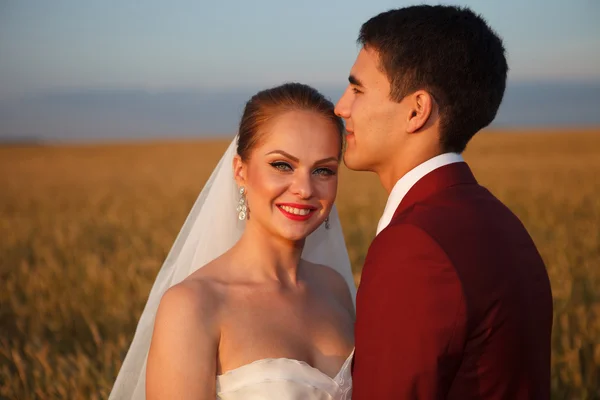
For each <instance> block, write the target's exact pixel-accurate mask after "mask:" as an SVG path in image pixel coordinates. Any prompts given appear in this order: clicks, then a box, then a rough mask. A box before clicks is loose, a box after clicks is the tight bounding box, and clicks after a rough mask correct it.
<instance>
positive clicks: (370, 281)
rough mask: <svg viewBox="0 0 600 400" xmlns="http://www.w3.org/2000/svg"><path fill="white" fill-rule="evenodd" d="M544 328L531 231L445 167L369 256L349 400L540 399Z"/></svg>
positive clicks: (461, 171) (543, 276)
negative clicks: (351, 391)
mask: <svg viewBox="0 0 600 400" xmlns="http://www.w3.org/2000/svg"><path fill="white" fill-rule="evenodd" d="M551 330H552V294H551V290H550V282H549V279H548V274H547V272H546V268H545V266H544V263H543V261H542V259H541V257H540V255H539V253H538V251H537V249H536V247H535V245H534V243H533V241H532V240H531V238H530V236H529V234H528V233H527V231H526V230H525V228H524V227H523V225H522V224H521V222H520V221H519V219H518V218H517V217H516V216H515V215H514V214H513V213H512V212H511V211H510V210H509V209H508V208H507V207H505V206H504V205H503V204H502V203H501V202H500V201H499V200H497V199H496V198H495V197H494V196H493V195H492V194H491V193H490V192H489V191H487V190H486V189H485V188H483V187H482V186H479V185H478V184H477V181H476V180H475V178H474V177H473V174H472V173H471V170H470V169H469V167H468V166H467V164H466V163H455V164H450V165H446V166H443V167H441V168H438V169H436V170H434V171H432V172H431V173H429V174H427V175H426V176H425V177H423V178H422V179H421V180H420V181H418V182H417V183H416V184H415V185H414V186H413V187H412V188H411V189H410V191H409V192H408V193H407V194H406V196H405V197H404V199H403V200H402V202H401V203H400V206H399V207H398V209H397V210H396V213H395V214H394V217H393V218H392V221H391V222H390V224H389V225H388V227H387V228H386V229H384V230H383V231H382V232H380V234H379V235H377V237H376V238H375V240H374V241H373V243H372V244H371V247H370V248H369V251H368V254H367V258H366V261H365V266H364V269H363V272H362V278H361V282H360V286H359V289H358V295H357V320H356V328H355V334H356V352H355V357H354V365H353V381H354V383H353V386H354V388H353V399H354V400H374V399H377V400H382V399H461V400H465V399H486V400H487V399H506V400H509V399H510V400H518V399H549V398H550V335H551Z"/></svg>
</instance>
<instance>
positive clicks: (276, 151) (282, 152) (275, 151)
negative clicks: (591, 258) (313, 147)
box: [265, 150, 300, 162]
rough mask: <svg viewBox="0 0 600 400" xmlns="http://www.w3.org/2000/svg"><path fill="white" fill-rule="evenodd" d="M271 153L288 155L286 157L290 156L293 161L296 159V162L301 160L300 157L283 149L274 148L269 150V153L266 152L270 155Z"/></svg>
mask: <svg viewBox="0 0 600 400" xmlns="http://www.w3.org/2000/svg"><path fill="white" fill-rule="evenodd" d="M271 154H279V155H282V156H284V157H286V158H289V159H290V160H292V161H294V162H300V159H298V157H294V156H293V155H291V154H289V153H286V152H285V151H283V150H273V151H270V152H268V153H267V154H265V155H267V156H268V155H271Z"/></svg>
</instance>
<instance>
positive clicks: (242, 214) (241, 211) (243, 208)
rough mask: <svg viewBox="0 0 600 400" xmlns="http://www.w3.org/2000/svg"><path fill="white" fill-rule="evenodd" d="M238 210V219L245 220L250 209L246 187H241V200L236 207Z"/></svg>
mask: <svg viewBox="0 0 600 400" xmlns="http://www.w3.org/2000/svg"><path fill="white" fill-rule="evenodd" d="M236 210H237V212H238V219H239V220H240V221H243V220H245V219H246V212H247V211H248V206H247V205H246V188H245V187H243V186H242V187H240V200H239V201H238V206H237V208H236Z"/></svg>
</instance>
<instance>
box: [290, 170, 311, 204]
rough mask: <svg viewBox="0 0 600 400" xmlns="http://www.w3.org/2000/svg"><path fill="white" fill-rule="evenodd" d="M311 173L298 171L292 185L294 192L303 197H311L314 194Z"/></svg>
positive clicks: (291, 188)
mask: <svg viewBox="0 0 600 400" xmlns="http://www.w3.org/2000/svg"><path fill="white" fill-rule="evenodd" d="M310 178H311V176H310V174H307V173H301V174H300V173H298V174H295V176H294V180H293V181H292V184H291V186H290V190H291V191H292V193H294V194H295V195H297V196H298V197H300V198H301V199H309V198H311V197H312V195H313V190H314V189H313V183H312V180H311V179H310Z"/></svg>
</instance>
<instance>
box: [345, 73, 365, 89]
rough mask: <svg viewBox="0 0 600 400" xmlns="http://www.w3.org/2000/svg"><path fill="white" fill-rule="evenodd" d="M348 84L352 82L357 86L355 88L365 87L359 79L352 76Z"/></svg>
mask: <svg viewBox="0 0 600 400" xmlns="http://www.w3.org/2000/svg"><path fill="white" fill-rule="evenodd" d="M348 82H350V83H351V84H352V85H355V86H361V87H364V85H363V84H362V82H361V81H360V80H359V79H358V78H357V77H355V76H354V75H352V74H350V76H349V77H348Z"/></svg>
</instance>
